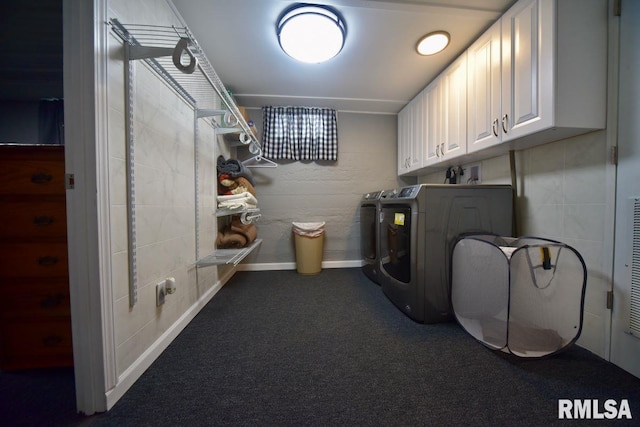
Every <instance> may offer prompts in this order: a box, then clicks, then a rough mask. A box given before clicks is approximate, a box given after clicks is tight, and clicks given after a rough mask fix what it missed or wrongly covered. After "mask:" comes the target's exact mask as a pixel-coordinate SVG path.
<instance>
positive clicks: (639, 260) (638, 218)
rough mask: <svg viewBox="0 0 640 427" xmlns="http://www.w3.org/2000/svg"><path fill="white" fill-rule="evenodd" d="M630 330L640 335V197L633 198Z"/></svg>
mask: <svg viewBox="0 0 640 427" xmlns="http://www.w3.org/2000/svg"><path fill="white" fill-rule="evenodd" d="M629 332H631V334H633V335H635V336H637V337H640V199H638V198H637V199H634V200H633V242H632V247H631V314H630V316H629Z"/></svg>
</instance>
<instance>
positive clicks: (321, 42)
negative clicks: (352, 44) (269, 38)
mask: <svg viewBox="0 0 640 427" xmlns="http://www.w3.org/2000/svg"><path fill="white" fill-rule="evenodd" d="M277 34H278V41H279V42H280V47H281V48H282V50H284V52H285V53H286V54H287V55H289V56H290V57H292V58H294V59H297V60H298V61H301V62H307V63H311V64H317V63H320V62H324V61H328V60H329V59H331V58H333V57H334V56H336V55H337V54H338V53H340V51H341V50H342V47H343V46H344V40H345V37H346V35H347V28H346V24H345V22H344V19H342V16H340V13H338V11H337V10H335V9H334V8H332V7H330V6H324V5H314V4H307V3H301V4H296V5H294V6H293V7H291V8H288V9H285V11H284V12H283V13H282V15H281V16H280V19H278V26H277Z"/></svg>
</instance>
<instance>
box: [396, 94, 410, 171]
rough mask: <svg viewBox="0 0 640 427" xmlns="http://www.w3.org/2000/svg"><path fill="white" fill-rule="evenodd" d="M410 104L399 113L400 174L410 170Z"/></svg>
mask: <svg viewBox="0 0 640 427" xmlns="http://www.w3.org/2000/svg"><path fill="white" fill-rule="evenodd" d="M408 116H409V106H408V105H407V106H406V107H404V108H403V109H402V110H400V112H399V113H398V175H402V174H403V173H407V172H408V171H409V162H408V159H409V157H408V155H407V152H408V149H409V148H408V147H409V140H408V133H409V129H408V124H409V117H408Z"/></svg>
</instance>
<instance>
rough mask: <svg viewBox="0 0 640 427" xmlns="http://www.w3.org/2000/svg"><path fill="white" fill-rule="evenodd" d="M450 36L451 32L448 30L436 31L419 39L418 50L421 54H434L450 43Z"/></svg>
mask: <svg viewBox="0 0 640 427" xmlns="http://www.w3.org/2000/svg"><path fill="white" fill-rule="evenodd" d="M450 38H451V37H450V36H449V33H447V32H446V31H434V32H433V33H429V34H427V35H426V36H424V37H422V38H421V39H420V40H419V41H418V44H416V50H417V51H418V53H419V54H420V55H424V56H428V55H434V54H436V53H438V52H441V51H442V50H444V48H445V47H447V46H448V45H449V39H450Z"/></svg>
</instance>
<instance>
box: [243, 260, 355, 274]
mask: <svg viewBox="0 0 640 427" xmlns="http://www.w3.org/2000/svg"><path fill="white" fill-rule="evenodd" d="M363 265H364V264H363V261H362V260H361V259H354V260H345V261H322V268H357V267H362V266H363ZM295 269H296V263H295V262H263V263H253V264H250V263H246V264H239V265H238V271H270V270H295Z"/></svg>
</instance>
